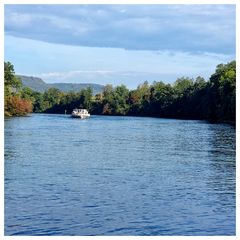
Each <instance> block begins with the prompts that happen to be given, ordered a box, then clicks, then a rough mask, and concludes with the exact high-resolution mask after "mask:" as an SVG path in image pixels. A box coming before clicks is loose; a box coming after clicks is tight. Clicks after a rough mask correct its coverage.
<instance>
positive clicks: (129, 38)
mask: <svg viewBox="0 0 240 240" xmlns="http://www.w3.org/2000/svg"><path fill="white" fill-rule="evenodd" d="M235 15H236V13H235V6H234V5H147V4H145V5H5V18H4V19H5V21H4V24H5V57H4V58H5V60H7V61H11V62H12V63H13V64H14V66H15V71H16V73H18V74H26V75H31V76H38V77H41V78H42V79H43V80H45V81H46V82H79V83H81V82H82V83H85V82H91V83H100V84H107V83H111V84H113V85H119V84H122V83H123V84H125V85H127V86H128V87H130V88H134V87H136V86H137V85H138V84H140V83H142V82H143V81H145V80H148V81H149V82H152V81H154V80H155V81H160V80H161V81H164V82H170V83H171V82H174V81H175V80H176V78H178V77H181V76H189V77H196V76H198V75H201V76H203V77H205V78H208V77H209V76H210V75H211V74H212V73H213V72H214V70H215V67H216V65H217V64H219V63H226V62H229V61H231V60H233V59H235V35H236V33H235Z"/></svg>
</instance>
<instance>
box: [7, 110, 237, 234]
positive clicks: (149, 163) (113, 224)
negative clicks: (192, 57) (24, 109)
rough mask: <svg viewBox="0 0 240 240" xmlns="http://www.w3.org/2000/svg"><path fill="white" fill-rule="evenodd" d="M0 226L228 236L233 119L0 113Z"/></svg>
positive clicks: (18, 230)
mask: <svg viewBox="0 0 240 240" xmlns="http://www.w3.org/2000/svg"><path fill="white" fill-rule="evenodd" d="M4 148H5V153H4V154H5V166H4V170H5V176H4V177H5V180H4V187H5V209H4V211H5V219H4V222H5V226H4V228H5V235H29V236H32V235H37V236H41V235H69V236H72V235H81V236H84V235H118V236H121V235H159V236H163V235H192V236H194V235H235V234H236V232H235V217H236V214H235V210H236V203H235V197H236V194H235V190H236V189H235V185H236V184H235V180H236V179H235V178H236V175H235V170H236V169H235V168H236V164H235V154H236V151H235V128H234V127H233V126H230V125H227V124H210V123H208V122H206V121H196V120H194V121H191V120H175V119H160V118H147V117H119V116H111V117H108V116H91V118H90V119H87V120H80V119H72V118H70V117H69V115H51V114H32V115H31V116H30V117H18V118H6V119H5V147H4Z"/></svg>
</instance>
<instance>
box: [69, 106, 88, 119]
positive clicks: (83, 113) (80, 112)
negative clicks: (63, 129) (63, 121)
mask: <svg viewBox="0 0 240 240" xmlns="http://www.w3.org/2000/svg"><path fill="white" fill-rule="evenodd" d="M72 117H74V118H81V119H85V118H89V117H90V114H89V113H88V111H87V109H77V108H76V109H73V111H72Z"/></svg>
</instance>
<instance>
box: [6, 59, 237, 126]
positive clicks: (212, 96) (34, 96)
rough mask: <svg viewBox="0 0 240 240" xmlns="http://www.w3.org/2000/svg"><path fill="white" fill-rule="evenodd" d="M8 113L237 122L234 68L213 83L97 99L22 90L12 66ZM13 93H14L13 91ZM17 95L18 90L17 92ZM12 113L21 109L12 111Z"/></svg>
mask: <svg viewBox="0 0 240 240" xmlns="http://www.w3.org/2000/svg"><path fill="white" fill-rule="evenodd" d="M4 67H5V68H6V73H5V78H4V82H5V89H6V88H7V89H8V90H7V91H6V90H5V93H6V94H5V103H6V104H5V105H6V106H5V113H7V114H8V113H10V115H20V113H22V112H24V111H25V112H29V111H30V110H31V107H30V103H32V105H33V111H34V112H47V113H66V112H67V113H71V111H72V110H73V109H74V108H86V109H88V110H89V111H90V112H91V113H92V114H103V115H134V116H156V117H168V118H184V119H207V120H213V121H232V122H235V114H236V110H235V107H236V99H235V98H236V62H235V61H232V62H230V63H228V64H220V65H218V66H217V68H216V71H215V73H214V74H212V76H211V77H210V80H209V81H205V79H204V78H202V77H200V76H198V77H197V78H196V79H192V78H188V77H182V78H178V79H177V80H176V81H175V82H174V83H173V84H165V83H164V82H161V81H160V82H153V84H151V85H150V84H149V83H148V82H147V81H146V82H144V83H143V84H141V85H139V86H138V87H137V89H134V90H129V89H127V87H126V86H124V85H121V86H117V87H113V86H112V85H106V86H105V88H104V89H103V92H102V93H98V94H96V95H95V96H93V90H92V88H90V87H88V88H86V89H81V90H80V91H78V92H73V91H70V92H68V93H64V92H61V91H60V90H58V89H56V88H49V89H48V90H46V91H45V92H44V93H39V92H34V91H32V90H31V89H29V88H26V87H25V88H21V89H20V90H19V88H20V84H19V81H18V79H17V78H16V77H15V75H14V69H13V66H12V65H11V64H10V63H5V64H4ZM13 89H15V91H14V90H13ZM16 89H18V90H17V91H16ZM11 109H15V110H16V109H18V110H19V111H15V110H14V111H13V110H11Z"/></svg>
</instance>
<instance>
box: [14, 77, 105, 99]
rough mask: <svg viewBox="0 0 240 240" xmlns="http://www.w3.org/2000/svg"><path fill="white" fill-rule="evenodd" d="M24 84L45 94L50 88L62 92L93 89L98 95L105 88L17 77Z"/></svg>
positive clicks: (94, 85)
mask: <svg viewBox="0 0 240 240" xmlns="http://www.w3.org/2000/svg"><path fill="white" fill-rule="evenodd" d="M17 77H19V78H20V79H21V81H22V83H23V86H24V87H29V88H31V89H32V90H34V91H37V92H41V93H43V92H44V91H46V90H47V89H49V88H52V87H54V88H57V89H59V90H60V91H62V92H69V91H74V92H78V91H80V90H81V89H84V88H87V87H91V88H92V89H93V94H94V95H95V94H97V93H100V92H102V91H103V88H104V86H103V85H100V84H94V83H46V82H44V81H43V80H42V79H41V78H38V77H30V76H23V75H17Z"/></svg>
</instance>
